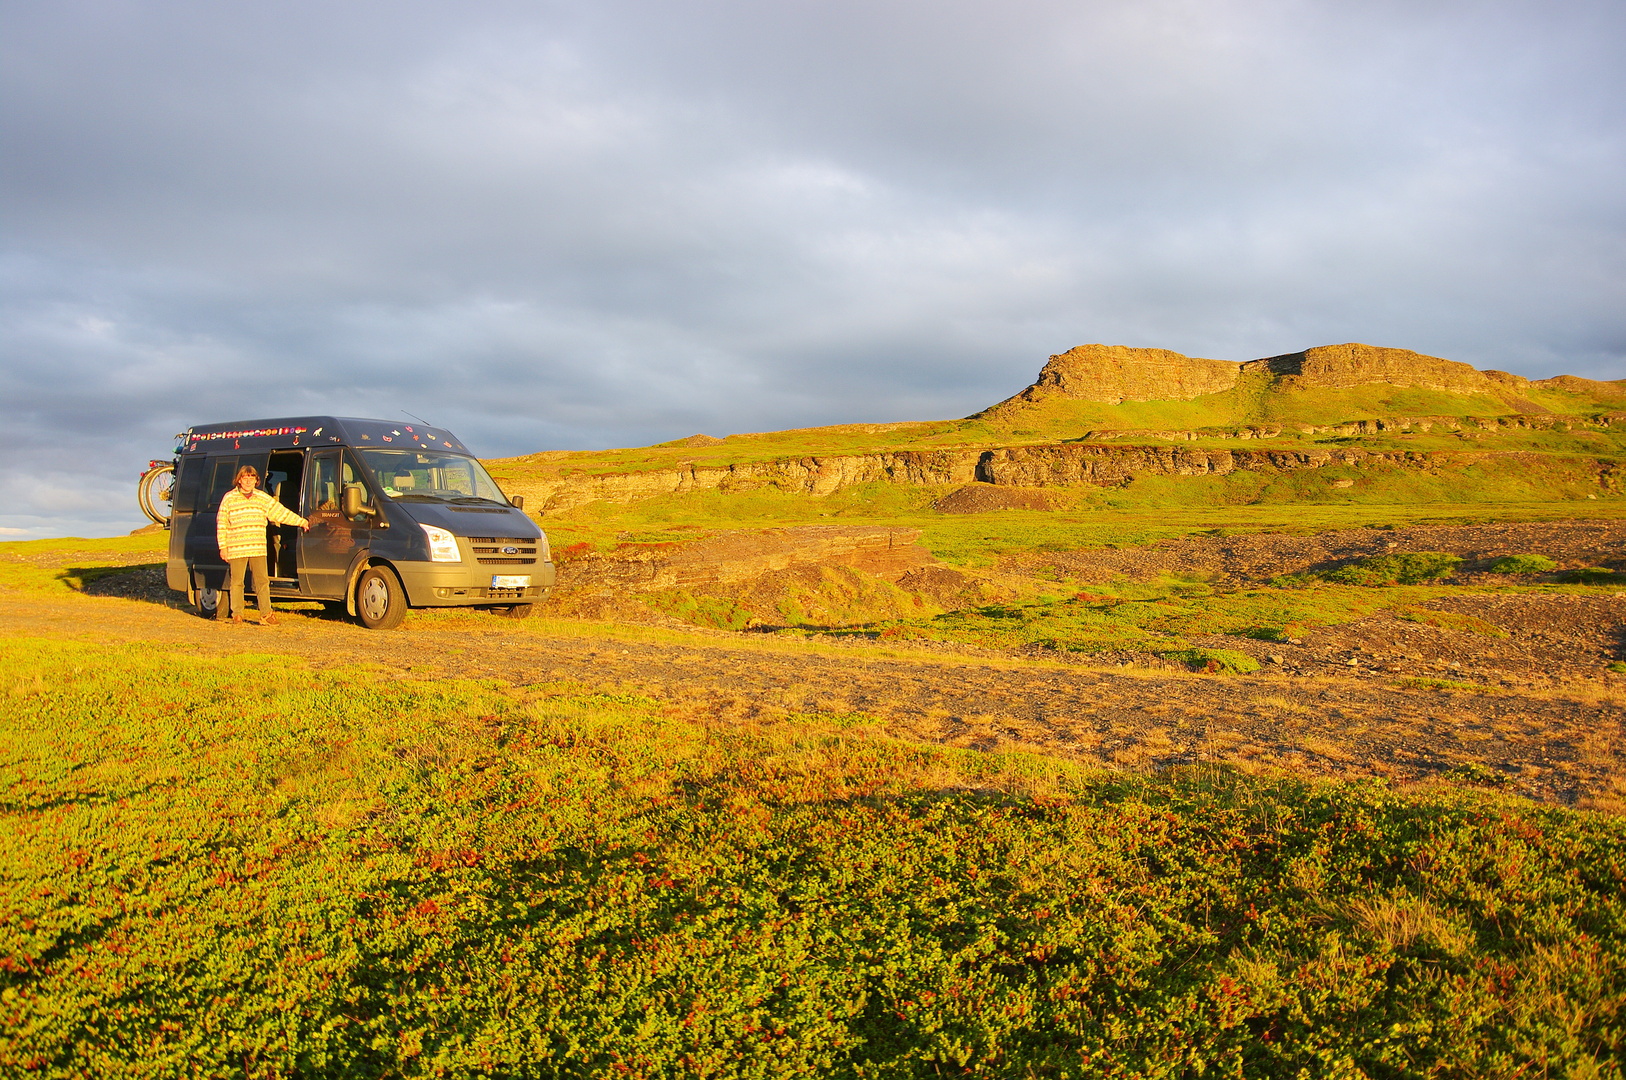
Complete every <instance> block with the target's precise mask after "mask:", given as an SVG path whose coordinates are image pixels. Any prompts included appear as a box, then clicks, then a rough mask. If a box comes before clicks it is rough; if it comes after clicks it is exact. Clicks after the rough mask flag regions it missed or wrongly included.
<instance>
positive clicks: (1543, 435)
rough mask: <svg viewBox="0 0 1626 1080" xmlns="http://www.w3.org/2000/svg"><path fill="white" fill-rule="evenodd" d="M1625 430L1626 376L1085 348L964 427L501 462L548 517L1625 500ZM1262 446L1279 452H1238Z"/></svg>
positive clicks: (810, 434) (1311, 353)
mask: <svg viewBox="0 0 1626 1080" xmlns="http://www.w3.org/2000/svg"><path fill="white" fill-rule="evenodd" d="M1623 419H1626V380H1619V381H1616V382H1597V381H1593V380H1588V379H1581V378H1577V377H1575V376H1569V375H1560V376H1557V377H1554V378H1550V379H1540V380H1530V379H1525V378H1522V377H1521V376H1517V375H1511V374H1508V373H1506V372H1500V371H1479V370H1477V369H1475V368H1473V367H1471V366H1470V365H1468V364H1462V363H1458V362H1456V361H1452V360H1445V359H1441V358H1439V357H1433V356H1425V355H1423V354H1420V353H1416V352H1411V351H1409V350H1405V349H1390V348H1377V347H1373V346H1368V345H1361V344H1355V343H1350V344H1343V345H1329V346H1320V347H1317V348H1312V349H1306V350H1304V351H1303V352H1298V353H1288V354H1283V355H1280V356H1271V357H1265V358H1263V359H1258V360H1252V361H1247V362H1245V363H1237V362H1233V361H1228V360H1213V359H1207V358H1203V357H1188V356H1183V355H1181V354H1179V353H1176V352H1171V351H1169V350H1165V349H1136V348H1128V347H1125V346H1121V345H1113V346H1107V345H1081V346H1079V347H1077V348H1074V349H1071V350H1069V351H1067V352H1065V353H1060V354H1057V355H1054V356H1052V357H1050V359H1049V361H1048V362H1047V363H1046V364H1045V365H1044V367H1043V369H1042V370H1041V371H1040V373H1039V376H1038V378H1037V379H1036V380H1035V381H1034V382H1033V384H1032V385H1030V386H1028V387H1027V388H1026V389H1024V390H1022V391H1021V392H1020V393H1017V394H1015V395H1013V396H1012V397H1010V398H1007V399H1006V400H1004V401H1001V402H999V403H998V404H996V405H993V406H990V407H989V408H987V409H984V410H982V411H981V412H978V413H976V414H974V415H972V416H970V417H967V418H965V419H963V420H943V421H932V422H918V423H896V424H857V425H839V426H831V427H822V428H805V429H800V430H791V431H778V432H765V433H756V434H736V435H729V436H728V437H726V438H722V439H719V438H714V437H711V436H706V435H696V436H691V437H690V438H687V439H679V440H674V441H673V442H669V443H662V444H660V445H657V446H651V447H643V448H638V449H622V450H605V451H593V452H582V453H561V452H551V453H539V454H532V455H527V456H524V457H520V458H509V459H502V460H498V461H494V462H491V463H490V464H491V466H492V471H493V473H494V474H495V475H497V477H498V479H499V480H501V481H502V482H504V484H505V485H506V486H507V487H508V488H509V489H510V490H511V491H513V492H515V493H517V494H522V495H524V496H525V497H526V499H527V501H528V503H529V504H530V505H532V506H533V507H534V508H537V509H540V510H542V511H543V512H544V513H546V514H558V513H562V512H566V511H569V510H571V509H572V508H575V507H580V506H584V505H587V504H589V503H592V502H595V501H600V500H609V501H614V502H631V501H637V500H640V499H646V498H652V497H658V496H666V495H681V494H685V493H689V492H695V491H707V490H715V491H724V492H741V491H748V490H756V489H760V488H764V487H767V488H772V489H775V490H779V491H786V492H791V493H796V494H804V495H814V496H826V495H830V494H832V493H834V492H837V491H840V490H843V489H847V488H852V487H855V486H859V485H865V484H872V483H890V484H897V483H901V484H906V485H913V486H927V487H930V486H934V485H935V486H941V485H966V484H971V483H974V482H979V481H980V482H985V483H992V484H996V485H1007V486H1021V487H1076V486H1081V485H1083V486H1098V487H1099V486H1122V485H1124V484H1125V483H1128V482H1131V481H1133V479H1134V478H1135V477H1145V476H1182V477H1194V476H1229V475H1232V474H1235V473H1247V474H1255V475H1260V476H1275V475H1280V474H1283V473H1290V472H1298V471H1303V470H1318V469H1322V468H1325V467H1327V466H1343V467H1349V468H1356V469H1377V470H1380V471H1381V470H1389V471H1391V472H1392V471H1394V470H1397V469H1398V470H1400V471H1401V472H1402V473H1404V472H1406V471H1408V470H1409V471H1411V472H1414V473H1415V472H1424V473H1428V472H1433V473H1436V474H1437V473H1439V472H1440V470H1442V469H1443V470H1446V471H1448V472H1450V471H1460V470H1461V469H1465V468H1469V467H1474V466H1478V467H1481V468H1482V469H1483V468H1489V469H1490V471H1492V472H1496V471H1498V470H1500V471H1503V472H1509V473H1510V474H1517V475H1523V476H1530V475H1532V470H1535V472H1537V473H1540V472H1543V471H1546V470H1548V469H1549V468H1550V469H1554V470H1556V473H1555V476H1558V477H1559V479H1558V480H1557V481H1556V482H1557V483H1558V484H1559V486H1560V487H1563V486H1565V485H1570V484H1579V485H1581V487H1584V488H1586V489H1587V491H1588V492H1589V493H1594V494H1596V493H1598V492H1603V493H1607V494H1612V493H1614V492H1615V491H1616V490H1617V487H1616V481H1615V476H1616V471H1617V467H1618V462H1619V459H1620V457H1621V455H1622V454H1623V453H1626V438H1623V432H1626V426H1623V425H1622V423H1621V421H1622V420H1623ZM1266 440H1268V441H1269V448H1268V449H1264V448H1261V449H1257V450H1256V449H1252V448H1249V449H1247V450H1242V451H1239V450H1237V449H1236V446H1237V443H1238V442H1250V443H1253V444H1255V445H1257V444H1259V443H1261V442H1262V441H1266ZM1171 445H1178V446H1179V447H1180V449H1178V450H1174V449H1171V448H1170V447H1171ZM1487 455H1490V457H1487ZM1498 455H1500V456H1501V457H1502V459H1501V460H1499V459H1498V457H1497V456H1498ZM1508 455H1513V456H1512V457H1508ZM1532 455H1534V456H1532ZM1487 463H1488V464H1487ZM1339 479H1348V478H1347V477H1340V478H1339ZM1594 489H1595V490H1594ZM1575 490H1576V491H1580V488H1576V489H1575ZM1292 497H1293V498H1298V497H1299V495H1297V494H1294V495H1293V496H1292ZM1397 497H1399V496H1397ZM1253 499H1254V496H1253V495H1251V494H1250V495H1248V496H1247V499H1246V501H1253Z"/></svg>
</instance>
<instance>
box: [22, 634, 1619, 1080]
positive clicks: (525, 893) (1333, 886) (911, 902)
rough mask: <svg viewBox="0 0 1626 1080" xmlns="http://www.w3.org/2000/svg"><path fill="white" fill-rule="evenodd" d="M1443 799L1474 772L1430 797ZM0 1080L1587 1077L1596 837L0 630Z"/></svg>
mask: <svg viewBox="0 0 1626 1080" xmlns="http://www.w3.org/2000/svg"><path fill="white" fill-rule="evenodd" d="M1462 779H1465V780H1468V781H1470V783H1474V782H1477V781H1478V778H1477V777H1463V778H1462ZM0 791H3V793H4V807H3V813H4V816H5V820H4V828H3V829H0V881H3V887H4V901H3V902H4V916H3V921H0V1013H3V1015H4V1017H5V1023H4V1025H3V1027H0V1071H3V1072H4V1073H5V1074H6V1075H13V1076H22V1075H30V1076H53V1077H68V1076H86V1075H94V1076H127V1077H144V1076H172V1075H206V1076H256V1077H269V1076H293V1075H302V1076H313V1075H327V1076H358V1077H359V1076H494V1075H501V1076H549V1077H555V1076H568V1077H590V1076H591V1077H597V1076H633V1077H655V1076H676V1075H706V1076H715V1077H770V1076H771V1077H779V1076H819V1077H935V1076H942V1075H950V1074H952V1075H969V1076H1078V1077H1083V1076H1101V1075H1116V1076H1143V1077H1171V1078H1172V1077H1188V1076H1195V1075H1221V1076H1231V1075H1249V1076H1281V1077H1298V1076H1359V1075H1369V1076H1476V1077H1481V1076H1483V1077H1514V1076H1537V1075H1569V1076H1618V1075H1619V1068H1618V1061H1619V1055H1620V1054H1621V1052H1622V1051H1623V1050H1626V1042H1623V1039H1626V1035H1623V1032H1626V1027H1623V1024H1622V1018H1623V1014H1622V1005H1623V1003H1626V899H1623V897H1626V824H1623V822H1622V821H1621V819H1619V818H1617V817H1613V816H1608V815H1603V814H1595V813H1583V812H1572V811H1566V810H1563V809H1557V808H1551V807H1538V806H1534V805H1531V804H1529V803H1526V802H1523V801H1520V800H1518V799H1516V798H1513V797H1510V796H1506V795H1503V794H1500V793H1497V792H1490V791H1478V790H1465V789H1463V788H1460V787H1451V786H1442V787H1440V788H1439V789H1438V790H1431V791H1422V792H1416V793H1411V794H1405V793H1401V792H1397V791H1395V790H1392V789H1390V788H1388V787H1386V786H1384V785H1382V784H1379V783H1359V784H1346V785H1330V784H1319V783H1310V782H1306V781H1298V780H1291V779H1286V778H1277V777H1268V776H1263V777H1249V776H1243V775H1239V774H1237V773H1234V772H1230V771H1226V770H1222V769H1218V768H1214V767H1208V766H1203V767H1193V768H1186V769H1178V770H1174V771H1170V772H1167V773H1164V774H1161V775H1159V776H1156V777H1139V776H1130V775H1127V774H1122V773H1097V772H1087V771H1084V770H1082V769H1079V768H1076V767H1074V766H1071V765H1069V764H1067V763H1065V762H1058V761H1054V760H1049V759H1045V758H1040V757H1034V756H1028V755H1021V754H1001V755H983V754H976V753H971V752H967V751H956V750H950V749H945V748H942V747H933V746H920V745H915V744H909V743H902V742H897V741H894V740H891V739H888V738H886V737H884V736H882V735H881V734H879V733H878V732H877V731H876V730H875V726H874V725H873V724H872V723H871V722H870V721H869V720H868V719H867V718H865V717H863V716H862V715H845V714H844V715H840V716H836V715H831V716H822V715H805V714H788V713H787V714H785V715H783V716H782V717H780V718H779V719H777V720H775V719H768V720H764V721H762V722H759V723H753V724H747V725H744V726H738V725H733V726H731V725H722V724H715V723H711V722H709V721H707V720H706V719H705V718H704V716H703V714H699V713H690V712H688V711H686V710H685V709H684V708H683V707H681V706H675V705H662V704H661V703H658V702H655V701H652V700H648V699H644V698H640V697H637V696H635V695H628V694H605V693H592V692H588V691H586V690H584V689H583V688H580V687H576V686H573V685H568V684H547V685H538V686H532V687H526V688H511V687H507V686H504V685H501V684H497V683H486V682H469V681H430V680H414V679H406V678H394V677H388V676H386V675H385V674H384V673H381V672H369V671H366V670H356V669H353V668H352V669H347V670H343V671H337V670H334V671H320V672H318V671H311V670H305V669H302V668H300V667H299V666H298V665H297V664H291V663H290V662H289V661H288V659H287V658H285V657H278V658H270V657H256V656H252V655H244V656H236V657H230V658H224V659H209V658H206V657H204V656H202V655H201V654H189V653H188V652H187V650H185V649H180V650H176V649H173V648H170V649H162V650H160V649H153V648H147V647H134V646H127V647H114V646H104V645H96V644H89V643H77V642H61V641H50V640H23V639H11V640H6V641H3V642H0Z"/></svg>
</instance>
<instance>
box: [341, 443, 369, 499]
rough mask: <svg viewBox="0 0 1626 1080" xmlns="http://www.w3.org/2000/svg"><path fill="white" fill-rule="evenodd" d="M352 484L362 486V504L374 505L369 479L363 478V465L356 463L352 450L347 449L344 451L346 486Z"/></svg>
mask: <svg viewBox="0 0 1626 1080" xmlns="http://www.w3.org/2000/svg"><path fill="white" fill-rule="evenodd" d="M352 484H355V485H357V486H359V487H360V488H361V505H363V506H371V505H373V493H372V489H370V488H369V487H368V486H367V481H365V480H363V479H362V478H361V467H360V466H358V465H357V464H356V459H355V458H353V457H351V456H350V451H348V450H346V451H345V452H344V486H345V487H349V486H351V485H352Z"/></svg>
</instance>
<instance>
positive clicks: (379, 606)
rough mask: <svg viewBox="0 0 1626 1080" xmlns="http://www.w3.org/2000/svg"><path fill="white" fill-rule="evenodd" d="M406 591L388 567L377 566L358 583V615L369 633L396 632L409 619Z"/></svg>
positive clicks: (362, 576) (369, 570)
mask: <svg viewBox="0 0 1626 1080" xmlns="http://www.w3.org/2000/svg"><path fill="white" fill-rule="evenodd" d="M406 613H407V598H406V590H405V589H403V588H401V579H400V578H398V577H396V576H395V572H394V571H393V570H391V569H390V568H389V567H387V566H374V567H370V568H369V569H367V570H366V571H365V572H363V573H362V575H361V580H359V581H357V582H356V615H357V616H358V617H360V619H361V625H363V626H365V627H366V628H367V629H369V630H392V629H394V628H395V627H397V626H400V625H401V620H402V619H405V618H406Z"/></svg>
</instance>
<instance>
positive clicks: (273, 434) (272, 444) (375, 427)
mask: <svg viewBox="0 0 1626 1080" xmlns="http://www.w3.org/2000/svg"><path fill="white" fill-rule="evenodd" d="M179 441H180V445H179V446H177V447H176V453H180V454H195V453H206V452H208V451H211V450H288V449H292V448H294V447H300V448H304V447H307V446H335V445H337V446H360V447H368V446H394V447H400V448H403V449H404V448H406V447H414V446H416V447H421V448H428V447H431V446H432V447H434V448H435V449H437V450H452V451H455V452H457V453H463V454H466V453H468V450H466V449H464V447H463V444H462V443H461V442H460V441H458V438H457V436H456V435H453V434H452V433H451V432H449V431H447V430H446V429H445V428H442V427H434V426H432V425H426V424H418V423H412V424H401V423H396V422H395V421H393V420H368V419H365V418H363V417H356V416H280V417H276V418H274V419H270V420H231V421H227V422H224V423H219V424H198V425H197V426H195V427H189V428H187V429H186V430H185V431H183V432H181V434H180V436H179Z"/></svg>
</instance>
